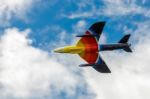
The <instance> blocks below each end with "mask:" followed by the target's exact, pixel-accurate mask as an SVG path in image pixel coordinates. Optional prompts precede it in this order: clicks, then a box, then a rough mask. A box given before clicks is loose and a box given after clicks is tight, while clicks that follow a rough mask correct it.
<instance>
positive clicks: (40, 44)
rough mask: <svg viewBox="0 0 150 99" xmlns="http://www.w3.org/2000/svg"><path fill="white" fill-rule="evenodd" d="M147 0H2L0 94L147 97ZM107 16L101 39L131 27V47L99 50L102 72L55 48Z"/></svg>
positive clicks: (67, 98)
mask: <svg viewBox="0 0 150 99" xmlns="http://www.w3.org/2000/svg"><path fill="white" fill-rule="evenodd" d="M149 4H150V1H148V0H124V1H123V0H115V1H113V0H64V1H60V0H55V1H54V0H0V99H149V98H150V6H149ZM97 21H106V22H107V23H106V26H105V28H104V31H103V34H102V36H101V38H100V39H101V40H100V43H115V42H118V41H119V40H120V38H122V36H123V35H125V34H128V33H130V34H131V35H132V36H131V39H130V42H131V43H132V49H133V53H132V54H130V53H126V52H124V51H113V52H100V54H101V56H103V58H104V60H105V61H106V63H107V64H108V66H109V68H110V69H111V71H112V73H111V74H101V73H98V72H96V71H95V70H94V69H92V68H91V67H89V68H80V67H78V65H79V64H82V63H85V62H84V61H83V60H82V59H80V58H79V57H78V56H77V55H67V54H66V55H63V54H55V53H53V49H55V48H57V47H62V46H65V45H70V44H74V43H76V41H77V40H78V39H79V38H75V35H77V34H83V33H84V32H85V30H86V29H88V27H89V26H90V25H91V24H92V23H94V22H97Z"/></svg>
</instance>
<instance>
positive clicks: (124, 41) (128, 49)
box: [119, 34, 132, 52]
mask: <svg viewBox="0 0 150 99" xmlns="http://www.w3.org/2000/svg"><path fill="white" fill-rule="evenodd" d="M129 38H130V34H127V35H125V36H124V37H123V38H122V39H121V40H120V41H119V43H124V44H128V40H129ZM130 46H131V44H128V46H127V47H125V48H124V50H125V51H126V52H132V50H131V48H130Z"/></svg>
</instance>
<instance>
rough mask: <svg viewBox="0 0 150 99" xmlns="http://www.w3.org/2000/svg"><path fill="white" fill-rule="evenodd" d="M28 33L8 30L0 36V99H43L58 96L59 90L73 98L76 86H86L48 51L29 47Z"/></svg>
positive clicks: (26, 31)
mask: <svg viewBox="0 0 150 99" xmlns="http://www.w3.org/2000/svg"><path fill="white" fill-rule="evenodd" d="M30 31H31V30H29V29H27V30H25V31H19V30H18V29H17V28H10V29H7V30H6V31H5V33H4V35H3V36H2V37H1V40H0V85H1V89H0V98H3V99H4V98H9V97H10V98H13V97H15V98H19V99H24V98H25V99H29V98H30V97H32V98H34V96H35V97H38V98H39V97H41V98H40V99H43V98H42V97H43V96H44V95H48V96H51V94H56V95H57V94H59V93H60V92H61V91H66V92H67V95H68V96H71V95H74V94H75V90H76V87H77V86H81V85H83V84H84V83H85V82H84V81H80V80H82V79H81V78H82V77H81V75H75V74H74V73H73V72H72V70H71V69H69V68H68V67H67V66H63V65H62V64H60V63H58V60H57V61H56V58H52V56H49V55H48V53H47V52H44V51H42V50H40V49H37V48H34V47H32V46H31V43H32V41H31V40H29V39H28V38H27V36H28V33H29V32H30ZM74 70H75V69H74ZM79 82H80V84H79ZM78 84H79V85H78ZM51 87H52V89H51ZM51 98H52V97H51Z"/></svg>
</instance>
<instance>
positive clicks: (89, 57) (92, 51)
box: [80, 31, 98, 64]
mask: <svg viewBox="0 0 150 99" xmlns="http://www.w3.org/2000/svg"><path fill="white" fill-rule="evenodd" d="M85 34H86V35H91V33H90V32H89V31H86V33H85ZM80 41H81V42H82V43H83V44H84V47H85V50H84V55H83V56H82V58H83V59H85V60H86V61H87V62H88V63H89V64H94V63H95V62H96V60H97V58H98V43H97V40H96V38H95V37H83V38H81V39H80Z"/></svg>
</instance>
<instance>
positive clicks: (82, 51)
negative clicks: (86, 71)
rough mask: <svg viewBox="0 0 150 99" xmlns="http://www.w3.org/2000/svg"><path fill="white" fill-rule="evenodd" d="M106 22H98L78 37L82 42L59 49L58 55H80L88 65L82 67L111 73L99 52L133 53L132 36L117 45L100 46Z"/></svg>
mask: <svg viewBox="0 0 150 99" xmlns="http://www.w3.org/2000/svg"><path fill="white" fill-rule="evenodd" d="M105 23H106V22H96V23H94V24H93V25H92V26H90V28H89V29H88V30H87V31H86V32H85V34H83V35H77V37H80V40H79V41H78V42H77V44H76V45H72V46H66V47H63V48H57V49H55V50H54V52H56V53H69V54H78V55H79V56H80V57H81V58H82V59H84V60H85V61H86V62H87V64H81V65H79V66H80V67H87V66H91V67H93V68H94V69H95V70H97V71H98V72H101V73H111V71H110V69H109V68H108V66H107V65H106V63H105V62H104V60H103V59H102V58H101V56H100V54H99V51H100V52H101V51H112V50H116V49H123V50H125V51H126V52H132V50H131V48H130V46H131V44H129V43H128V40H129V37H130V34H127V35H125V36H124V37H123V38H122V39H121V40H120V41H119V42H118V43H116V44H98V41H99V38H100V36H101V34H102V31H103V28H104V25H105Z"/></svg>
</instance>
